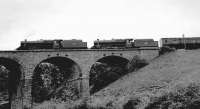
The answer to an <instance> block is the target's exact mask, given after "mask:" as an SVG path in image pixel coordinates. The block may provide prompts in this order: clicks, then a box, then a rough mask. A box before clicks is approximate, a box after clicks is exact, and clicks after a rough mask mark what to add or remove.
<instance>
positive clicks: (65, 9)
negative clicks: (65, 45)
mask: <svg viewBox="0 0 200 109" xmlns="http://www.w3.org/2000/svg"><path fill="white" fill-rule="evenodd" d="M199 4H200V3H199V1H198V0H0V15H1V17H0V43H1V46H0V49H13V48H16V46H17V44H19V42H20V41H21V40H24V39H25V38H28V39H30V40H37V39H41V38H44V39H56V38H60V39H70V38H79V39H81V38H83V37H84V41H89V42H90V43H91V44H92V41H93V40H94V39H97V38H99V37H100V38H103V39H109V38H123V37H122V36H125V37H134V38H140V36H144V37H145V36H152V38H155V36H156V38H157V39H158V38H160V37H163V36H167V35H169V36H170V35H181V34H182V33H186V35H187V34H188V35H189V34H193V35H198V34H199V35H200V32H199V31H198V30H197V29H198V28H200V25H199V24H200V20H199V16H200V15H199V11H200V10H199ZM6 42H9V43H10V44H9V45H8V44H7V43H6Z"/></svg>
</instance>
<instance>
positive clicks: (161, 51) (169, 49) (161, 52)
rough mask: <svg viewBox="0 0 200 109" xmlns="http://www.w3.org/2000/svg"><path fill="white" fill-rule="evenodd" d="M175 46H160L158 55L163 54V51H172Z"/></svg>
mask: <svg viewBox="0 0 200 109" xmlns="http://www.w3.org/2000/svg"><path fill="white" fill-rule="evenodd" d="M175 50H176V49H175V48H170V47H161V48H160V51H159V55H163V54H165V53H169V52H173V51H175Z"/></svg>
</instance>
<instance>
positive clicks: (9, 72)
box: [0, 57, 22, 109]
mask: <svg viewBox="0 0 200 109" xmlns="http://www.w3.org/2000/svg"><path fill="white" fill-rule="evenodd" d="M0 67H1V71H0V84H1V88H2V87H4V88H2V90H0V93H1V92H4V95H1V97H2V96H6V91H7V92H8V93H7V94H8V99H7V100H5V101H4V103H2V107H1V106H0V108H1V109H4V108H5V109H10V108H11V105H12V102H13V101H14V100H15V99H19V97H18V96H20V95H17V94H20V93H19V92H18V91H21V90H18V88H19V85H20V78H21V74H22V72H21V65H20V64H19V63H18V62H17V61H15V60H13V59H9V58H3V57H0ZM21 93H22V92H21ZM21 95H22V94H21Z"/></svg>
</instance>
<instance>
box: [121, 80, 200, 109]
mask: <svg viewBox="0 0 200 109" xmlns="http://www.w3.org/2000/svg"><path fill="white" fill-rule="evenodd" d="M140 98H141V97H138V98H135V99H130V100H129V101H128V102H127V103H126V104H124V106H123V108H124V109H143V108H144V109H199V107H200V84H199V83H191V84H190V85H189V86H187V87H181V88H176V89H175V90H173V91H169V92H167V93H165V94H161V95H160V96H154V95H152V96H150V97H149V99H150V101H149V102H148V103H146V104H147V105H146V106H144V107H143V108H140V106H139V105H140V104H142V100H141V99H140Z"/></svg>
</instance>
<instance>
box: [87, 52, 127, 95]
mask: <svg viewBox="0 0 200 109" xmlns="http://www.w3.org/2000/svg"><path fill="white" fill-rule="evenodd" d="M128 63H129V60H128V59H126V58H125V57H122V56H115V55H109V56H105V57H102V58H100V59H98V60H97V61H96V62H95V63H94V64H93V65H92V66H91V70H90V73H89V85H90V94H93V93H95V92H97V91H99V90H100V89H102V88H104V87H106V86H107V85H109V84H110V83H112V82H114V81H115V80H117V79H119V78H120V77H121V76H123V75H125V74H127V73H128V66H127V65H128Z"/></svg>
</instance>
